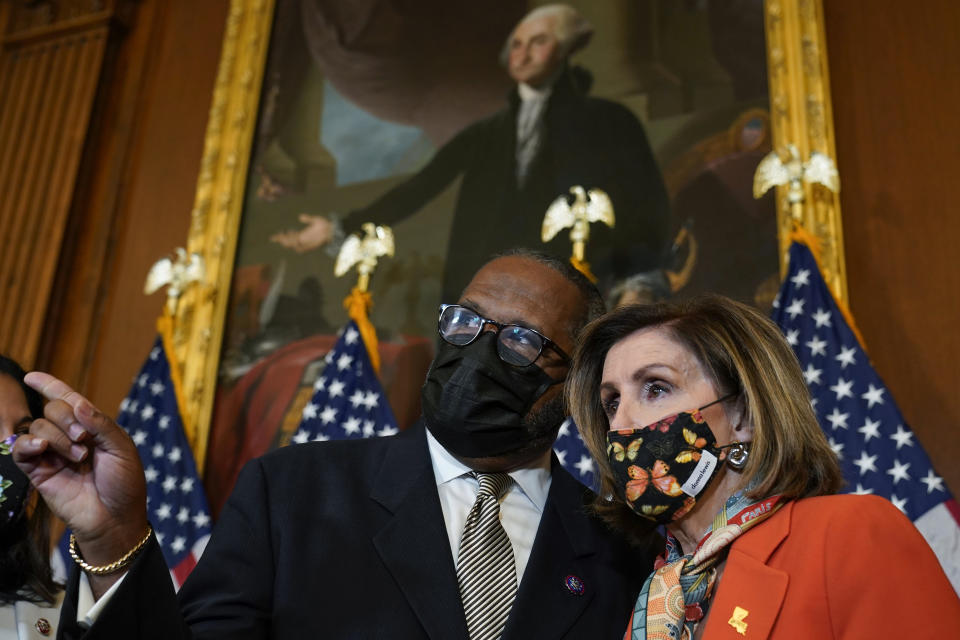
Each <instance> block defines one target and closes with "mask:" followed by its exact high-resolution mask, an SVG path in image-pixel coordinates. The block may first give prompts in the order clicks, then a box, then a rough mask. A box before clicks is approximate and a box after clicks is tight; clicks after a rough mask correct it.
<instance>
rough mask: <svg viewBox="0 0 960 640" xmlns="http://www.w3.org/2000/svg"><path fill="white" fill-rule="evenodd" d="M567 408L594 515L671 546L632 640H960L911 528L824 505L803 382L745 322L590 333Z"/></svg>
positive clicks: (658, 320)
mask: <svg viewBox="0 0 960 640" xmlns="http://www.w3.org/2000/svg"><path fill="white" fill-rule="evenodd" d="M567 400H568V402H569V406H570V410H571V414H572V415H573V417H574V419H575V420H576V422H577V424H578V425H579V426H580V430H581V432H582V434H583V438H584V440H585V441H586V443H587V446H588V447H589V449H590V451H591V453H592V454H593V456H594V457H595V458H596V459H597V462H598V467H599V470H600V475H601V481H602V483H603V487H602V490H601V491H600V495H601V496H607V498H606V499H602V498H601V499H598V502H597V504H596V505H595V509H596V510H597V511H598V512H600V513H601V514H602V515H603V516H604V517H605V518H606V519H607V520H608V522H610V523H611V524H612V525H614V526H616V527H618V528H620V529H623V530H625V531H627V532H628V533H629V532H631V531H634V532H642V531H645V530H649V528H651V527H654V526H657V525H658V524H662V525H666V529H667V533H668V535H667V545H666V551H665V552H664V555H663V556H662V557H661V558H660V559H659V560H658V561H657V563H656V565H655V570H654V572H653V574H651V575H650V577H649V578H648V579H647V581H646V584H645V585H644V587H643V589H642V591H641V593H640V596H639V597H638V599H637V603H636V606H635V608H634V612H633V615H632V618H631V620H630V621H629V626H628V629H627V634H626V636H625V638H627V639H630V640H646V639H653V638H657V639H668V638H670V639H678V640H680V639H691V638H692V639H694V640H696V639H697V638H708V639H713V638H748V639H749V638H774V639H777V640H783V639H792V638H796V639H798V640H800V639H803V640H808V639H812V638H816V639H818V640H819V639H822V638H843V639H853V638H864V639H867V638H869V639H870V640H876V639H877V638H907V637H912V638H945V637H957V636H956V634H958V633H960V631H958V630H960V599H958V598H957V595H956V594H955V593H954V591H953V588H952V587H951V585H950V583H949V582H948V580H947V578H946V576H945V575H944V573H943V570H942V569H941V568H940V565H939V564H938V562H937V559H936V557H935V556H934V555H933V552H932V551H931V550H930V548H929V547H928V546H927V544H926V542H925V541H924V540H923V538H922V537H921V536H920V534H919V533H918V532H917V530H916V529H915V528H914V526H913V524H912V523H911V522H910V521H909V520H908V519H907V518H906V517H905V516H904V515H903V514H901V513H900V511H899V510H898V509H896V507H894V506H893V505H892V504H891V503H890V502H888V501H886V500H884V499H881V498H879V497H875V496H849V495H842V496H840V495H831V494H834V493H835V492H836V491H837V490H838V489H839V488H840V487H841V485H842V483H843V479H842V476H841V473H840V469H839V466H838V464H837V459H836V456H835V454H834V453H833V451H832V449H831V448H830V446H829V444H828V442H827V440H826V438H825V436H824V435H823V432H822V431H821V429H820V426H819V425H818V423H817V420H816V416H815V415H814V413H813V410H812V408H811V406H810V397H809V394H808V392H807V388H806V385H805V384H804V379H803V374H802V372H801V370H800V366H799V364H798V362H797V360H796V358H795V356H794V354H793V352H792V351H791V349H790V346H789V345H788V344H787V342H786V340H785V339H784V338H783V336H782V334H781V333H780V331H779V329H778V328H777V327H776V325H774V324H773V323H772V322H771V321H769V320H768V319H767V318H765V317H764V316H762V315H761V314H760V313H758V312H757V311H755V310H754V309H752V308H750V307H748V306H746V305H743V304H740V303H738V302H734V301H732V300H729V299H727V298H723V297H719V296H709V297H703V298H698V299H695V300H693V301H689V302H683V303H677V304H670V303H661V304H656V305H649V306H629V307H623V308H620V309H618V310H616V311H614V312H612V313H610V314H608V315H606V316H604V317H602V318H599V319H597V320H595V321H594V322H593V323H591V324H590V325H588V326H587V327H586V328H585V329H584V334H583V335H582V339H581V340H580V343H579V345H578V347H577V350H576V352H575V354H574V362H573V367H572V369H571V372H570V375H569V377H568V381H567ZM625 622H626V621H625Z"/></svg>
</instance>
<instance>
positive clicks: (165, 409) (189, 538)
mask: <svg viewBox="0 0 960 640" xmlns="http://www.w3.org/2000/svg"><path fill="white" fill-rule="evenodd" d="M117 424H119V425H120V426H121V427H123V428H124V429H125V430H126V431H127V433H128V434H129V435H130V437H131V438H132V439H133V442H134V444H136V445H137V453H139V454H140V460H141V461H142V462H143V468H144V475H145V476H146V479H147V512H148V516H149V518H150V523H151V524H152V525H153V529H154V532H155V533H156V536H157V540H158V541H159V542H160V548H161V549H162V550H163V557H164V559H165V560H166V561H167V566H168V567H170V577H171V578H172V579H173V583H174V586H175V587H176V588H177V589H179V588H180V585H182V584H183V582H184V581H185V580H186V579H187V575H189V574H190V571H191V570H192V569H193V567H194V566H195V565H196V564H197V560H199V559H200V554H202V553H203V549H204V547H206V545H207V541H208V540H209V539H210V528H211V522H210V515H209V514H210V509H209V508H208V507H207V498H206V495H204V491H203V484H202V483H201V482H200V477H199V476H198V475H197V467H196V464H194V461H193V452H192V451H191V450H190V445H189V444H188V443H187V438H186V435H185V434H184V431H183V423H182V422H181V419H180V412H179V410H178V409H177V398H176V394H175V392H174V388H173V382H172V381H171V377H170V364H169V362H168V361H167V355H166V352H165V350H164V347H163V339H162V338H161V337H158V338H157V341H156V343H155V344H154V346H153V349H152V350H151V351H150V356H149V357H148V358H147V361H146V363H144V365H143V368H142V369H141V370H140V373H139V375H137V377H136V378H135V379H134V382H133V386H132V387H131V389H130V393H129V394H128V395H127V397H126V398H124V400H123V402H122V403H120V414H119V415H118V416H117Z"/></svg>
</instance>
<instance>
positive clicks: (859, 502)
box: [794, 494, 910, 524]
mask: <svg viewBox="0 0 960 640" xmlns="http://www.w3.org/2000/svg"><path fill="white" fill-rule="evenodd" d="M794 510H795V516H794V517H795V518H796V517H800V518H804V519H806V518H817V519H819V518H822V517H824V516H829V517H830V521H831V522H833V523H834V524H836V523H837V522H846V521H856V522H861V523H863V522H869V521H874V520H883V521H891V520H892V521H898V520H899V521H903V522H907V523H909V522H910V521H909V520H908V519H907V517H906V516H905V515H904V514H903V513H902V512H901V511H900V510H899V509H897V507H895V506H894V505H893V503H891V502H890V501H889V500H887V499H885V498H881V497H880V496H874V495H854V494H838V495H829V496H816V497H813V498H801V499H800V500H797V501H796V502H795V505H794Z"/></svg>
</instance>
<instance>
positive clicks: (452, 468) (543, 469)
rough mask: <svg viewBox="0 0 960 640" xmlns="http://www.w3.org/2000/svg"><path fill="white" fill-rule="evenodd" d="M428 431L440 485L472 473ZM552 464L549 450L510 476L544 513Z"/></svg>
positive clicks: (434, 470)
mask: <svg viewBox="0 0 960 640" xmlns="http://www.w3.org/2000/svg"><path fill="white" fill-rule="evenodd" d="M426 431H427V446H428V447H429V449H430V460H431V462H432V463H433V474H434V477H435V478H436V480H437V486H440V485H442V484H445V483H447V482H450V481H451V480H455V479H457V478H460V477H462V476H465V475H468V474H470V473H472V471H473V469H471V468H470V467H468V466H467V465H465V464H463V463H462V462H460V461H459V460H457V459H456V458H455V457H454V456H453V454H451V453H450V452H449V451H447V450H446V449H444V448H443V445H441V444H440V443H439V442H437V439H436V438H434V437H433V434H432V433H430V430H429V429H427V430H426ZM550 464H551V457H550V450H549V449H548V450H547V451H544V453H543V455H542V456H540V457H539V458H537V459H536V460H534V461H533V462H531V463H530V464H528V465H526V466H524V467H522V468H520V469H515V470H514V471H511V472H510V473H509V474H508V475H509V476H510V477H511V478H513V481H514V482H516V483H517V486H518V487H519V488H520V490H521V491H523V493H524V495H526V496H527V498H529V499H530V501H531V502H533V504H534V505H536V507H537V508H538V509H539V510H540V511H543V507H544V506H545V505H546V504H547V494H548V493H549V491H550Z"/></svg>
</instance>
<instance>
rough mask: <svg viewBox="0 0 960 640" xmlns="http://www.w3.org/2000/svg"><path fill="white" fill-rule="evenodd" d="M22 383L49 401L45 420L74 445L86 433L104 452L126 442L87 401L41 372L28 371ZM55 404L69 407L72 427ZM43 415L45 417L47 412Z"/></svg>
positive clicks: (114, 427) (58, 380) (82, 440)
mask: <svg viewBox="0 0 960 640" xmlns="http://www.w3.org/2000/svg"><path fill="white" fill-rule="evenodd" d="M23 380H24V382H26V383H27V384H28V385H30V386H31V387H33V388H34V389H36V390H37V391H39V392H40V394H41V395H43V396H44V397H46V398H47V399H48V400H50V401H51V403H50V404H52V405H54V407H53V408H52V409H51V411H52V412H53V413H52V415H49V416H47V417H48V419H50V420H51V421H52V422H56V424H57V426H59V427H60V428H61V429H62V430H63V431H64V432H66V433H67V434H69V436H70V438H71V439H73V440H74V441H75V442H84V441H85V440H86V438H87V436H84V435H83V432H89V433H90V434H92V435H93V436H94V438H95V439H96V444H97V445H98V446H101V447H105V448H107V449H113V448H116V447H118V446H122V445H121V442H122V441H123V440H124V439H126V434H125V433H124V432H123V430H122V429H121V428H120V427H119V426H117V424H116V423H115V422H114V421H113V420H111V419H110V418H109V417H108V416H107V415H106V414H104V413H103V412H102V411H100V410H99V409H97V408H96V407H94V406H93V404H92V403H91V402H90V401H89V400H87V399H86V398H84V397H83V396H82V395H80V394H79V393H77V392H76V391H74V390H73V389H72V388H71V387H70V385H68V384H67V383H66V382H64V381H63V380H60V379H58V378H55V377H54V376H52V375H50V374H49V373H44V372H42V371H31V372H30V373H28V374H27V375H26V376H25V377H24V379H23ZM58 401H62V402H64V403H66V404H67V405H69V406H70V407H71V408H72V410H73V415H74V417H75V418H76V420H75V421H73V422H72V424H71V421H70V420H69V419H68V417H67V416H65V415H64V414H63V413H62V411H61V410H60V409H58V408H57V402H58ZM61 406H62V405H61ZM44 413H45V414H46V410H45V412H44Z"/></svg>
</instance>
